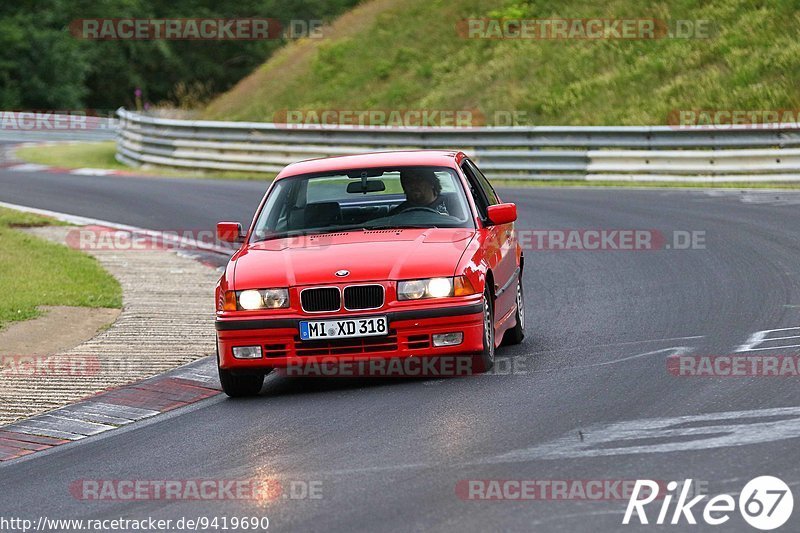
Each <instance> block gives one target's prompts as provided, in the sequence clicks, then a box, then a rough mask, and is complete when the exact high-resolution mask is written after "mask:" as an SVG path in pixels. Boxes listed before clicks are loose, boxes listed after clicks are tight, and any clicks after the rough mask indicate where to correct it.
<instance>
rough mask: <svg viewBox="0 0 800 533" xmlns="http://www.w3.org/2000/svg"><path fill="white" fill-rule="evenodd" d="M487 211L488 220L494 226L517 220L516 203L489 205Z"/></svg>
mask: <svg viewBox="0 0 800 533" xmlns="http://www.w3.org/2000/svg"><path fill="white" fill-rule="evenodd" d="M488 212H489V213H488V214H489V222H491V223H492V224H493V225H495V226H501V225H503V224H510V223H512V222H514V221H515V220H517V204H497V205H490V206H489V209H488Z"/></svg>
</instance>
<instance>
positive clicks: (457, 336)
mask: <svg viewBox="0 0 800 533" xmlns="http://www.w3.org/2000/svg"><path fill="white" fill-rule="evenodd" d="M462 342H464V334H463V333H462V332H460V331H454V332H452V333H436V334H435V335H433V345H434V346H437V347H439V346H456V345H458V344H461V343H462Z"/></svg>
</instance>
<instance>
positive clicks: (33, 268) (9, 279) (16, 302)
mask: <svg viewBox="0 0 800 533" xmlns="http://www.w3.org/2000/svg"><path fill="white" fill-rule="evenodd" d="M58 224H59V223H58V222H57V221H54V220H52V219H49V218H45V217H40V216H37V215H31V214H27V213H20V212H17V211H13V210H10V209H4V208H0V293H1V294H3V298H2V299H0V328H2V327H4V326H5V325H7V324H8V323H9V322H12V321H16V320H28V319H30V318H35V317H37V316H39V314H40V313H39V311H38V310H37V306H40V305H68V306H77V307H112V308H120V307H122V289H121V287H120V285H119V283H118V282H117V280H116V279H114V278H113V277H112V276H111V275H110V274H109V273H108V272H106V271H105V270H104V269H103V268H102V267H101V266H100V264H99V263H98V262H97V261H96V260H95V259H94V258H93V257H90V256H88V255H85V254H83V253H81V252H79V251H76V250H72V249H70V248H67V247H66V246H62V245H58V244H54V243H50V242H48V241H45V240H43V239H39V238H37V237H34V236H31V235H28V234H26V233H23V232H21V231H19V230H17V229H14V228H15V227H19V226H24V227H31V226H46V225H58Z"/></svg>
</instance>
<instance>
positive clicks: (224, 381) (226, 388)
mask: <svg viewBox="0 0 800 533" xmlns="http://www.w3.org/2000/svg"><path fill="white" fill-rule="evenodd" d="M217 370H218V371H219V383H220V385H222V392H224V393H225V394H226V395H228V397H230V398H244V397H247V396H255V395H256V394H258V393H259V392H261V387H263V386H264V376H265V375H266V372H258V373H255V372H254V373H242V372H236V373H234V372H232V371H230V370H223V369H222V368H220V367H219V344H218V345H217Z"/></svg>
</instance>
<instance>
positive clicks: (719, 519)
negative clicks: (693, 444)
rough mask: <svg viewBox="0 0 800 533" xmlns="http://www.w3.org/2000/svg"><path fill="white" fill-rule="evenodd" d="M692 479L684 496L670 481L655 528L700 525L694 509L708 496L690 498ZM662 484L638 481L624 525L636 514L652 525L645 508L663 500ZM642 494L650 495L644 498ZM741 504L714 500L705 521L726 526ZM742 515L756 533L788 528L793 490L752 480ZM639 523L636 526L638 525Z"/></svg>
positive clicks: (766, 479) (765, 479)
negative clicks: (657, 500)
mask: <svg viewBox="0 0 800 533" xmlns="http://www.w3.org/2000/svg"><path fill="white" fill-rule="evenodd" d="M691 484H692V480H691V479H687V480H686V481H685V482H684V483H683V484H682V485H681V491H680V495H677V492H676V489H677V488H678V486H679V485H678V483H677V482H676V481H670V482H669V483H668V484H667V494H666V495H665V496H664V497H663V499H661V509H660V510H659V512H658V517H657V518H656V519H655V522H654V523H655V524H658V525H664V524H667V523H669V524H672V525H677V524H697V519H696V518H695V515H694V513H695V512H698V513H700V512H701V511H700V508H699V507H698V508H697V509H693V508H694V507H695V506H696V505H697V504H699V503H700V502H701V501H702V500H703V499H705V498H706V497H707V495H706V494H701V495H699V496H695V497H694V498H692V499H691V500H690V499H688V498H689V494H690V487H691ZM658 488H659V484H658V483H657V482H656V481H652V480H649V479H644V480H642V479H638V480H636V484H635V485H634V487H633V494H631V497H630V499H629V500H628V508H627V509H626V510H625V516H624V517H623V519H622V523H623V524H630V523H631V519H632V518H633V515H634V513H635V514H636V518H637V519H638V520H639V523H640V524H650V523H651V522H650V520H652V518H653V517H652V515H651V516H650V517H648V516H647V511H645V507H646V506H647V505H648V504H650V503H652V502H653V501H654V500H656V498H658V496H659V491H658ZM640 494H646V495H645V496H644V497H643V498H640V497H639V496H640ZM676 495H677V496H678V500H677V503H676V505H675V508H674V510H673V511H672V516H671V519H669V521H667V520H668V516H669V514H670V505H671V503H672V500H673V497H674V496H676ZM736 504H737V501H736V500H735V499H734V497H733V496H731V495H730V494H720V495H718V496H714V497H713V498H711V499H710V500H708V501H707V502H706V503H705V506H703V507H702V518H703V520H704V521H705V523H706V524H709V525H712V526H719V525H722V524H724V523H726V522H727V521H728V520H730V518H731V514H732V513H733V512H734V511H735V510H736ZM738 505H739V513H741V515H742V518H744V520H745V521H746V522H747V523H748V524H750V525H751V526H753V527H754V528H756V529H760V530H762V531H769V530H772V529H777V528H779V527H781V526H782V525H784V524H785V523H786V522H787V521H788V520H789V518H790V517H791V516H792V510H793V509H794V497H793V496H792V491H791V489H790V488H789V486H788V485H787V484H786V483H784V482H783V480H781V479H778V478H776V477H773V476H759V477H757V478H755V479H752V480H750V481H749V482H748V483H747V484H746V485H745V486H744V488H743V489H742V491H741V492H740V493H739V500H738ZM634 523H635V522H634Z"/></svg>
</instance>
